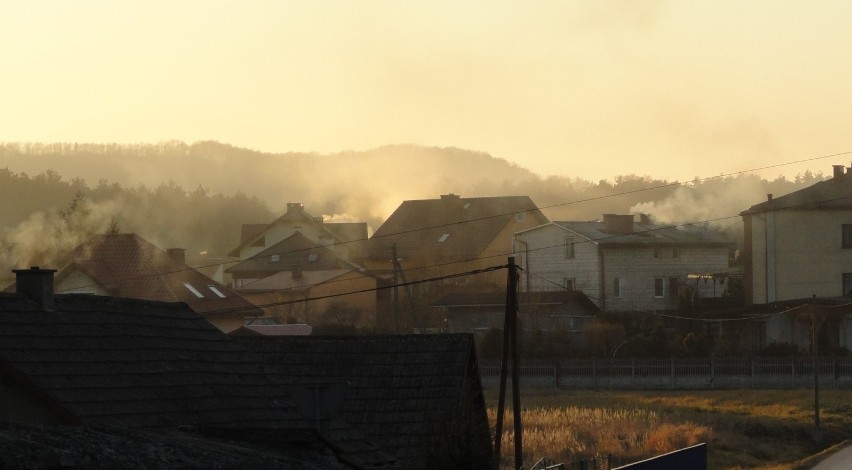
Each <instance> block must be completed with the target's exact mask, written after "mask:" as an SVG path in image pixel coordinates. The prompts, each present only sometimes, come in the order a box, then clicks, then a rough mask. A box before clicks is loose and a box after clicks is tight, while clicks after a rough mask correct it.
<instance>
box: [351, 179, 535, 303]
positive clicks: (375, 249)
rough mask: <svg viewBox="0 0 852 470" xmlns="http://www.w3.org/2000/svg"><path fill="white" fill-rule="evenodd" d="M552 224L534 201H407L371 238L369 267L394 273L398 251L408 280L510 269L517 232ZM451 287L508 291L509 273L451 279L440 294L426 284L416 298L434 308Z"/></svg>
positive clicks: (519, 198) (417, 290)
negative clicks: (452, 285)
mask: <svg viewBox="0 0 852 470" xmlns="http://www.w3.org/2000/svg"><path fill="white" fill-rule="evenodd" d="M546 222H547V218H546V217H545V216H544V214H542V213H541V211H540V210H539V209H538V207H536V205H535V203H533V201H532V199H530V198H529V197H528V196H501V197H473V198H463V197H461V196H459V195H456V194H444V195H441V197H440V199H424V200H410V201H404V202H403V203H402V204H401V205H400V206H399V207H398V208H397V209H396V210H395V211H394V212H393V214H391V216H390V217H388V219H387V220H386V221H385V222H384V223H383V224H382V225H381V226H380V227H379V228H378V229H377V230H376V231H375V233H374V234H373V236H372V237H370V240H369V243H368V246H367V260H366V261H365V264H366V265H367V267H368V269H370V270H372V271H374V272H384V273H388V272H391V271H393V270H394V266H393V265H394V263H393V262H392V260H393V253H394V250H395V253H396V260H397V262H398V263H399V266H398V269H397V274H398V275H400V276H402V278H404V279H405V280H407V281H416V280H423V279H429V278H432V277H438V276H444V275H448V274H454V273H464V272H468V271H472V270H477V269H482V268H487V267H491V266H495V265H498V266H499V265H504V264H506V260H507V258H508V257H509V256H511V254H512V237H513V235H514V234H515V232H518V231H521V230H525V229H527V228H530V227H534V226H537V225H541V224H543V223H546ZM399 268H401V269H399ZM448 284H455V285H459V284H461V285H468V286H476V287H473V289H476V290H483V288H484V287H490V288H498V289H499V288H501V286H502V288H505V285H506V271H505V270H501V271H493V272H490V273H485V274H477V275H475V276H461V277H457V278H455V279H452V280H445V281H442V283H441V286H442V287H441V288H440V289H438V288H437V286H438V284H431V285H426V284H420V285H418V286H415V287H416V288H415V289H414V294H413V295H415V296H418V297H419V298H420V300H421V301H422V302H425V303H426V304H428V302H429V301H431V300H434V298H436V295H442V294H443V293H444V292H443V290H444V287H443V286H446V285H448ZM430 289H431V290H432V291H440V292H437V293H435V292H429V291H430ZM468 290H470V289H468Z"/></svg>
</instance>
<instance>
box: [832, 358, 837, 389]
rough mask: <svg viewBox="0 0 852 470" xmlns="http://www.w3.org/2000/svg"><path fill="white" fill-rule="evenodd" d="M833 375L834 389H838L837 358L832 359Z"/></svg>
mask: <svg viewBox="0 0 852 470" xmlns="http://www.w3.org/2000/svg"><path fill="white" fill-rule="evenodd" d="M831 375H833V376H834V388H835V389H837V358H836V357H833V358H831Z"/></svg>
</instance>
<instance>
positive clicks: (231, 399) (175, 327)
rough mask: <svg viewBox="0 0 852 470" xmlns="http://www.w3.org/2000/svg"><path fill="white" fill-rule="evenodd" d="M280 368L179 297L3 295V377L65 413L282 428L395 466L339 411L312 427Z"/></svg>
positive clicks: (76, 419) (74, 418)
mask: <svg viewBox="0 0 852 470" xmlns="http://www.w3.org/2000/svg"><path fill="white" fill-rule="evenodd" d="M273 372H274V371H273V370H272V369H271V368H270V367H269V366H268V365H266V364H264V362H263V360H262V357H261V356H260V355H258V354H257V353H253V352H250V351H248V350H247V348H246V347H245V346H244V345H242V344H241V343H239V342H237V341H235V340H233V339H231V338H229V337H227V336H226V335H224V334H223V333H222V332H220V331H219V330H217V329H216V328H215V327H214V326H213V325H211V324H210V323H209V322H207V321H205V320H204V319H202V318H201V317H199V316H198V315H197V314H196V313H194V312H193V311H192V310H190V309H189V308H188V307H187V306H186V305H185V304H182V303H166V302H152V301H143V300H136V299H118V298H111V297H103V296H93V295H85V294H67V295H57V296H55V310H53V311H45V310H42V309H41V308H40V307H38V305H36V304H35V303H34V302H32V301H30V300H28V299H26V298H25V296H24V295H23V294H2V295H0V373H2V375H3V380H4V381H5V380H11V381H12V383H14V384H16V385H17V386H18V387H19V388H21V389H23V390H25V391H27V392H29V393H30V394H31V395H32V396H33V397H37V398H38V400H40V402H41V403H43V404H44V406H45V407H46V408H47V409H50V410H52V411H53V412H54V413H55V414H56V416H57V417H58V418H59V419H60V420H61V421H62V422H67V423H69V424H80V423H82V424H95V425H110V426H120V427H128V428H146V429H175V428H176V427H178V426H186V425H189V426H193V427H198V428H199V429H206V430H208V431H207V432H213V431H215V430H216V429H227V431H221V432H222V436H225V437H227V436H240V438H239V439H244V440H257V439H256V438H250V437H249V435H250V434H252V433H253V431H252V430H264V431H262V432H260V433H257V435H258V436H260V437H261V438H262V436H264V435H268V434H269V432H270V431H269V430H276V434H275V435H276V436H280V437H281V438H282V439H287V440H291V441H293V440H295V441H301V442H308V441H312V442H315V443H321V442H325V443H326V444H329V445H330V446H331V447H332V448H333V449H334V450H335V452H336V453H337V454H338V455H339V456H340V458H341V459H344V460H346V461H348V462H354V463H356V464H357V466H358V467H359V468H388V467H392V466H394V465H395V459H394V458H392V457H390V456H389V455H388V454H386V453H385V452H384V451H382V450H381V449H379V448H378V447H376V446H375V445H374V444H373V443H372V442H371V441H369V440H367V439H366V438H365V437H364V434H362V433H361V431H360V430H358V429H355V428H353V427H352V426H351V424H350V423H347V422H345V421H343V420H341V419H340V418H339V416H331V417H329V419H327V420H326V421H325V425H324V428H323V432H322V433H321V434H319V435H318V434H317V433H315V432H314V430H315V429H316V428H315V423H314V422H313V421H312V420H309V419H306V418H305V416H308V415H309V413H310V410H308V411H307V412H306V411H305V409H304V406H303V405H302V404H301V403H298V402H297V401H294V399H293V397H294V396H295V395H294V394H295V393H297V392H299V387H298V386H295V385H294V384H292V383H288V381H286V380H284V377H282V376H281V375H280V374H278V373H273ZM318 374H320V375H321V371H320V372H318ZM237 430H238V431H237ZM282 432H284V434H281V433H282ZM320 438H322V441H320ZM323 445H324V444H323Z"/></svg>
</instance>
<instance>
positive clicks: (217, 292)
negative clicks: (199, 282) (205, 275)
mask: <svg viewBox="0 0 852 470" xmlns="http://www.w3.org/2000/svg"><path fill="white" fill-rule="evenodd" d="M207 288H208V289H210V290H211V291H213V293H214V294H216V295H218V296H219V298H221V299H224V298H225V294H223V293H222V291H220V290H219V289H217V288H216V286H212V285H211V286H207Z"/></svg>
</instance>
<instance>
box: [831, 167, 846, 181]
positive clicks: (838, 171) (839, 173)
mask: <svg viewBox="0 0 852 470" xmlns="http://www.w3.org/2000/svg"><path fill="white" fill-rule="evenodd" d="M831 168H832V169H834V175H833V176H834V177H835V178H840V177H841V176H843V172H844V171H845V170H846V167H844V166H843V165H831Z"/></svg>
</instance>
